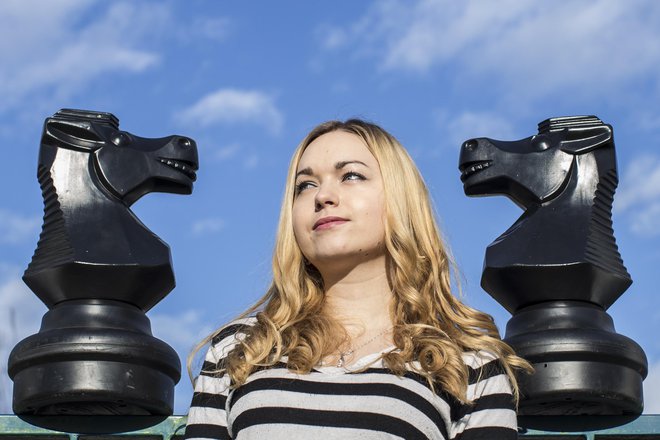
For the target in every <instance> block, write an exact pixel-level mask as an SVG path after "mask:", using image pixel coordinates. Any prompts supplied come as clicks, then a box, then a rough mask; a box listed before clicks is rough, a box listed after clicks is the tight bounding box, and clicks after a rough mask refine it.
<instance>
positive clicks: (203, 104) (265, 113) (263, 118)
mask: <svg viewBox="0 0 660 440" xmlns="http://www.w3.org/2000/svg"><path fill="white" fill-rule="evenodd" d="M178 116H179V118H181V120H182V121H183V122H184V123H186V124H190V125H198V126H209V125H214V124H255V125H261V126H264V127H265V128H266V129H267V130H268V131H270V132H271V133H272V134H277V133H279V132H280V130H281V129H282V125H283V123H284V115H283V114H282V112H281V111H280V110H279V109H278V108H277V106H276V105H275V99H274V97H273V96H272V95H269V94H267V93H264V92H262V91H259V90H240V89H220V90H216V91H214V92H211V93H209V94H208V95H206V96H204V97H202V98H201V99H200V100H198V101H197V102H196V103H195V104H193V105H191V106H190V107H188V108H187V109H185V110H183V111H182V112H180V113H179V115H178Z"/></svg>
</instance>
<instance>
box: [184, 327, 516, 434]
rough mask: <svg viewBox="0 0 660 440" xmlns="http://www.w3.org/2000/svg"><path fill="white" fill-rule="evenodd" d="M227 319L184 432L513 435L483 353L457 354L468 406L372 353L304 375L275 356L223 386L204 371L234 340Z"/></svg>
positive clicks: (511, 417)
mask: <svg viewBox="0 0 660 440" xmlns="http://www.w3.org/2000/svg"><path fill="white" fill-rule="evenodd" d="M253 322H254V319H253V318H248V319H246V320H244V321H243V322H242V323H238V322H237V323H234V324H232V325H231V326H229V327H227V328H225V329H224V330H223V331H222V332H221V333H220V334H219V335H218V336H217V337H216V338H214V340H213V343H212V346H211V348H210V349H209V351H208V353H207V355H206V358H205V361H204V365H203V367H202V372H201V373H200V375H199V377H198V378H197V380H196V383H195V392H194V394H193V399H192V404H191V407H190V412H189V414H188V426H187V427H186V439H191V438H213V439H237V440H251V439H259V440H262V439H269V440H296V439H313V440H334V439H365V440H366V439H369V440H372V439H373V440H376V439H378V440H384V439H406V440H415V439H434V440H435V439H438V440H449V439H456V440H458V439H460V440H473V439H488V440H499V439H502V440H508V439H516V438H517V430H516V427H517V422H516V413H515V411H514V405H513V399H512V395H511V384H510V382H509V379H508V377H507V375H506V374H505V373H504V370H503V368H502V366H501V364H500V363H499V361H498V360H497V358H496V357H495V356H494V355H492V354H490V353H489V352H479V353H474V352H470V353H465V354H464V355H463V360H464V362H465V363H466V365H467V366H468V371H469V385H468V389H467V396H468V398H469V399H471V400H473V404H471V405H470V404H462V403H461V402H459V401H457V400H456V399H455V398H453V397H452V396H450V395H449V394H447V393H444V392H439V393H434V392H433V391H432V390H431V389H430V388H429V386H428V383H427V381H426V379H425V378H424V377H423V376H421V375H419V374H416V373H414V372H412V371H410V372H408V373H406V374H405V375H403V376H396V375H395V374H393V373H392V372H391V371H389V370H388V369H387V368H386V367H385V366H384V364H383V361H382V358H381V355H382V353H383V352H385V351H389V350H392V349H393V348H390V349H387V350H384V351H383V352H381V353H376V354H373V355H369V356H366V357H364V358H362V359H360V360H359V361H357V362H356V363H354V364H353V365H351V366H349V367H347V368H344V367H342V368H340V367H326V366H322V367H317V368H314V369H313V370H312V371H311V372H310V373H309V374H297V373H293V372H291V371H289V370H288V369H287V368H286V365H285V364H284V363H280V364H277V365H275V366H273V367H271V368H268V369H263V370H259V371H257V372H255V373H252V374H251V375H250V376H249V377H248V379H247V381H246V383H245V384H243V385H242V386H240V387H238V388H235V389H231V388H230V386H229V385H230V382H229V377H228V376H227V375H223V376H218V375H214V374H211V373H207V371H212V370H213V369H214V368H216V365H217V364H218V363H219V362H221V361H222V359H223V358H224V357H225V356H226V355H227V353H229V351H230V350H231V349H232V348H233V347H234V346H235V344H236V338H237V335H238V334H241V333H240V330H241V328H244V326H245V325H250V324H252V323H253Z"/></svg>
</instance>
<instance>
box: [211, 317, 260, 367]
mask: <svg viewBox="0 0 660 440" xmlns="http://www.w3.org/2000/svg"><path fill="white" fill-rule="evenodd" d="M256 322H257V318H256V317H255V316H248V317H246V318H239V319H236V320H234V321H231V322H230V323H228V324H227V325H225V326H223V327H221V328H220V329H219V330H218V331H217V332H216V334H215V335H214V336H213V337H212V338H211V347H210V348H209V355H210V356H211V357H212V358H213V359H215V360H220V359H223V358H225V357H227V354H228V353H229V351H230V350H231V349H232V348H233V347H234V346H235V345H236V344H237V343H238V342H240V341H241V339H242V338H243V337H244V336H245V330H246V329H248V328H250V327H252V326H253V325H254V324H255V323H256ZM207 357H208V356H207Z"/></svg>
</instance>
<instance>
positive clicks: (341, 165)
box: [335, 160, 369, 170]
mask: <svg viewBox="0 0 660 440" xmlns="http://www.w3.org/2000/svg"><path fill="white" fill-rule="evenodd" d="M352 163H359V164H360V165H364V166H365V167H367V168H369V165H367V164H366V163H364V162H362V161H361V160H342V161H341V162H337V163H336V164H335V169H336V170H341V169H342V168H344V167H345V166H346V165H349V164H352Z"/></svg>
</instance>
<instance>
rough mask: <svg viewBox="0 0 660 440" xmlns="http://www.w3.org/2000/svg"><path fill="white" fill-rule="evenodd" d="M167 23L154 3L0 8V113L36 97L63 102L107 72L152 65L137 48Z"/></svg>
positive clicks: (73, 0) (71, 0) (76, 0)
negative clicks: (0, 98) (3, 37)
mask: <svg viewBox="0 0 660 440" xmlns="http://www.w3.org/2000/svg"><path fill="white" fill-rule="evenodd" d="M168 20H169V11H168V8H167V7H166V6H164V5H161V4H157V3H149V4H144V3H133V2H114V3H110V4H108V5H105V4H104V5H102V4H101V3H100V2H93V1H86V0H63V1H58V2H44V3H39V5H38V7H37V5H36V4H35V3H33V2H23V1H7V2H1V3H0V26H1V27H2V29H3V34H4V35H11V38H5V39H2V41H0V57H1V58H2V60H3V62H2V64H1V65H0V95H2V102H0V110H7V109H10V108H12V107H14V106H15V105H17V104H20V103H21V102H23V101H25V100H26V99H28V98H30V97H31V96H33V95H36V94H39V97H40V99H41V100H43V99H44V98H45V97H47V96H50V97H52V98H53V99H63V98H65V97H68V96H70V95H73V94H76V93H80V91H81V90H84V86H85V85H86V84H87V83H89V82H90V81H92V80H93V79H94V78H96V77H98V76H100V75H103V74H105V73H108V72H114V73H136V72H141V71H143V70H145V69H147V68H149V67H151V66H153V65H154V64H156V63H158V61H159V55H158V54H157V53H155V52H154V51H152V50H149V49H146V48H144V47H141V46H143V45H144V40H145V39H148V38H147V37H149V36H153V35H154V29H162V27H163V24H164V23H167V22H168Z"/></svg>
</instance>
